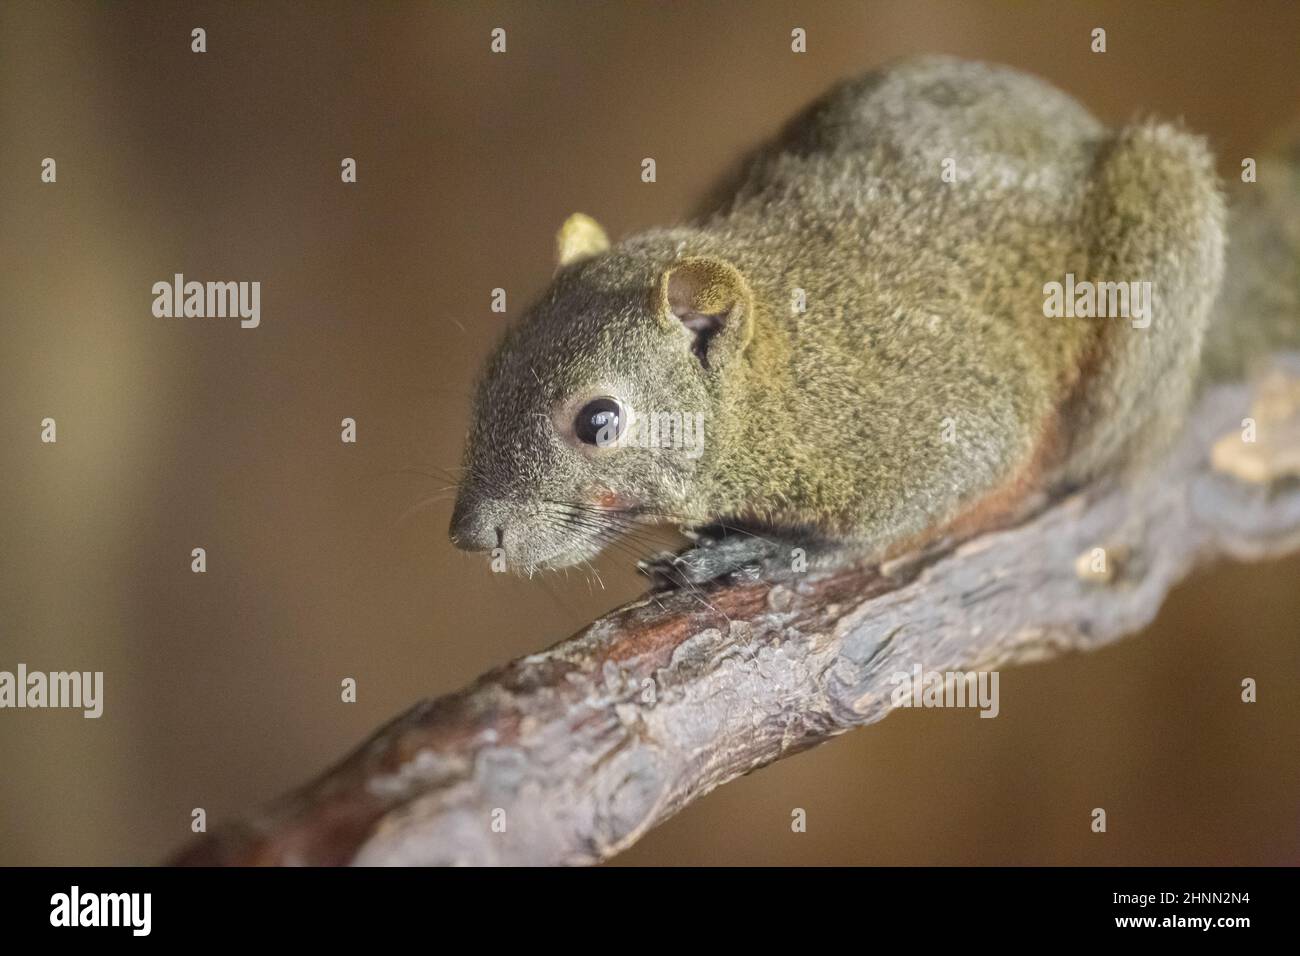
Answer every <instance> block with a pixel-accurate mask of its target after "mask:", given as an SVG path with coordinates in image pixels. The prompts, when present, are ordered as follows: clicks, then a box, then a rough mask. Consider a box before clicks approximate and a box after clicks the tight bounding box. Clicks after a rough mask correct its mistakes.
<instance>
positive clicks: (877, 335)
mask: <svg viewBox="0 0 1300 956" xmlns="http://www.w3.org/2000/svg"><path fill="white" fill-rule="evenodd" d="M1223 219H1224V209H1223V202H1222V200H1221V197H1220V193H1219V189H1218V185H1217V181H1216V177H1215V173H1214V168H1213V162H1212V159H1211V157H1210V155H1209V153H1208V152H1207V150H1206V149H1205V147H1204V145H1203V144H1202V142H1201V141H1200V140H1199V139H1198V138H1196V137H1194V136H1191V135H1189V134H1187V133H1185V132H1182V131H1181V130H1179V129H1177V128H1176V127H1173V126H1169V125H1164V124H1159V123H1139V124H1135V125H1132V126H1129V127H1126V128H1124V129H1123V130H1120V131H1119V132H1111V131H1108V130H1107V129H1106V128H1105V127H1103V126H1102V125H1101V124H1100V123H1099V122H1098V121H1097V120H1095V119H1094V118H1093V117H1092V116H1091V115H1089V113H1088V112H1087V111H1086V110H1084V109H1083V108H1082V107H1081V106H1079V105H1078V104H1077V103H1076V102H1075V101H1073V100H1072V99H1070V98H1069V97H1067V96H1066V95H1064V94H1063V93H1060V92H1058V91H1056V90H1055V89H1053V88H1051V87H1050V86H1048V85H1047V84H1045V83H1043V82H1041V81H1039V80H1036V79H1033V78H1031V77H1028V76H1025V75H1023V74H1020V73H1016V72H1014V71H1011V70H1007V69H1002V68H995V67H989V66H984V65H980V64H972V63H964V62H960V61H955V60H950V59H946V58H923V59H917V60H911V61H907V62H905V63H902V64H899V65H897V66H895V67H893V68H890V69H887V70H883V71H880V72H878V73H874V74H871V75H869V76H867V77H864V78H862V79H860V80H856V81H852V82H850V83H847V84H844V85H842V86H840V87H838V88H837V89H835V90H834V91H832V92H831V93H830V94H829V95H828V96H826V97H825V98H823V99H822V100H821V101H819V102H818V103H816V104H814V105H813V106H812V107H811V108H810V109H809V110H808V111H806V112H805V113H804V114H803V115H802V116H801V117H799V118H798V119H797V120H796V121H795V122H794V123H793V124H792V125H791V126H790V127H788V129H787V130H786V132H785V133H784V134H783V135H782V136H781V137H780V138H779V139H778V140H777V141H776V142H775V143H774V144H772V145H770V146H768V147H766V148H765V149H763V150H762V151H760V152H759V153H758V154H757V155H756V156H755V157H754V158H753V159H751V161H750V162H749V163H748V164H747V165H746V167H745V169H744V170H743V172H742V175H741V176H740V177H739V179H738V180H736V181H734V182H733V183H732V184H730V185H729V186H728V187H727V188H726V189H725V190H724V191H722V192H720V193H719V194H717V195H716V196H715V198H714V200H713V201H712V202H711V203H710V206H709V208H708V210H707V211H706V212H705V214H704V215H702V216H701V217H700V218H699V219H697V220H696V221H695V222H694V223H692V224H690V225H688V226H686V227H682V228H677V229H667V230H654V231H650V232H645V233H641V234H639V235H636V236H633V237H631V238H629V239H626V240H624V241H623V242H621V243H619V244H617V245H615V246H613V247H609V246H608V243H607V241H606V240H605V239H604V234H603V233H602V232H601V231H600V230H599V227H597V226H595V224H594V223H592V222H591V221H590V220H587V219H585V217H574V218H573V219H571V220H570V222H569V223H568V224H566V229H565V230H564V231H563V232H562V234H561V237H560V239H561V263H562V264H561V269H560V271H559V272H558V274H557V276H556V279H555V282H554V283H553V285H552V288H551V290H550V291H549V293H548V294H547V295H545V296H544V297H543V298H542V300H541V301H540V302H539V303H538V304H537V305H536V306H535V307H534V308H533V309H532V310H531V311H530V313H529V315H528V316H527V318H526V319H525V320H524V321H523V322H522V323H520V324H518V325H516V326H515V327H513V328H512V329H511V330H510V331H509V332H508V333H507V336H506V338H505V340H504V341H503V343H502V344H501V346H500V347H499V349H498V350H497V353H496V355H495V357H494V358H493V360H492V362H491V363H490V364H489V367H488V369H487V371H486V373H485V375H484V378H483V380H482V382H481V384H480V390H479V396H478V400H477V402H476V406H475V412H474V422H473V427H472V429H471V435H470V443H469V447H468V449H467V453H466V474H465V477H464V479H463V482H462V487H461V495H460V499H459V501H458V504H457V508H456V514H455V516H454V517H453V538H454V539H455V540H456V541H457V543H458V544H460V545H461V546H464V547H469V548H473V549H478V548H491V547H493V546H500V547H501V548H502V549H503V551H504V553H505V556H506V558H507V560H508V561H510V563H512V564H514V565H516V566H518V567H523V568H528V569H531V568H533V567H537V566H547V565H549V566H558V565H563V564H570V563H573V562H575V561H579V560H582V559H584V558H586V557H589V556H590V555H591V554H593V553H594V552H595V551H596V550H598V549H599V547H600V546H601V545H602V544H603V543H605V541H606V540H607V539H608V537H609V534H610V531H611V529H617V528H618V527H620V525H619V521H621V520H623V519H625V518H626V517H628V516H633V517H638V518H655V517H668V518H671V519H673V520H675V521H677V522H679V523H682V524H687V525H690V524H709V523H713V522H718V521H743V522H747V523H751V524H752V523H757V524H760V525H763V526H765V527H770V528H772V529H774V530H776V531H780V530H782V529H788V530H791V531H797V532H801V533H813V534H815V535H817V536H821V537H825V538H830V539H833V540H836V541H843V542H849V543H851V544H853V545H854V546H857V547H861V548H862V549H864V550H866V551H870V552H873V553H879V554H884V553H887V552H888V551H890V550H891V549H893V548H896V547H898V546H900V545H902V544H904V543H917V542H919V541H923V540H925V539H926V538H928V537H931V536H934V535H938V534H941V533H944V532H945V531H950V530H954V529H970V530H973V529H975V528H978V527H979V526H981V525H983V524H986V523H988V522H991V521H993V520H996V518H997V517H998V516H1001V515H1003V514H1005V513H1008V512H1011V511H1013V510H1014V509H1015V508H1016V506H1017V505H1018V504H1019V503H1020V502H1021V501H1023V500H1024V499H1025V497H1026V496H1027V495H1029V494H1032V493H1034V492H1036V491H1047V490H1051V489H1053V488H1055V487H1059V486H1062V485H1070V484H1074V483H1079V482H1082V481H1085V480H1087V479H1089V478H1092V477H1094V476H1095V475H1097V474H1099V473H1103V472H1107V471H1109V470H1113V469H1116V468H1117V467H1118V466H1119V465H1120V464H1121V463H1123V462H1127V461H1129V460H1132V459H1134V458H1135V457H1136V456H1137V453H1138V452H1139V451H1140V450H1150V449H1151V448H1154V447H1159V446H1160V445H1161V444H1162V443H1163V442H1164V441H1166V440H1167V439H1168V437H1169V436H1171V435H1172V434H1173V432H1174V431H1175V430H1176V428H1177V426H1178V424H1179V423H1180V421H1181V416H1182V413H1183V410H1184V407H1185V405H1186V403H1187V401H1188V398H1189V396H1190V394H1191V391H1192V388H1193V385H1194V382H1195V380H1196V377H1197V370H1198V368H1199V366H1200V353H1201V343H1202V339H1203V334H1204V330H1205V327H1206V324H1207V318H1208V316H1209V313H1210V308H1211V304H1212V302H1213V300H1214V297H1215V293H1216V290H1217V289H1218V286H1219V281H1220V273H1221V269H1222V257H1223V243H1224V238H1223ZM1067 276H1073V280H1072V281H1074V282H1075V283H1086V282H1094V283H1096V282H1106V283H1121V282H1122V283H1130V282H1133V283H1142V282H1148V283H1150V288H1151V290H1152V293H1153V300H1152V304H1151V310H1150V315H1149V316H1148V319H1149V324H1146V325H1145V326H1144V327H1135V326H1141V325H1142V323H1138V322H1133V321H1130V319H1129V318H1128V317H1126V316H1118V317H1107V318H1082V317H1059V318H1051V317H1047V316H1045V315H1044V302H1045V286H1046V285H1047V284H1049V283H1053V282H1057V283H1065V282H1066V281H1067ZM593 399H594V400H595V401H594V403H593ZM602 403H603V404H602ZM611 403H612V404H611ZM610 408H613V409H614V413H613V414H614V415H615V418H610V417H609V415H610V414H611V413H610V412H609V409H610ZM593 409H595V410H596V411H592V410H593ZM601 409H605V412H603V413H602V412H601V411H600V410H601ZM665 411H667V412H671V413H677V414H684V415H692V414H700V415H702V416H703V421H704V423H705V435H704V442H703V446H702V452H701V453H700V454H698V456H697V457H696V456H685V455H682V454H680V453H675V451H674V449H666V448H642V447H630V446H629V447H604V444H605V443H600V445H599V447H596V446H595V445H593V443H592V442H587V441H585V440H584V439H582V438H581V437H580V436H581V435H582V434H585V430H584V429H585V426H586V425H589V424H590V421H596V422H597V423H598V424H599V423H608V422H611V421H615V420H616V419H631V418H633V417H634V416H637V417H640V418H644V417H645V416H646V415H654V414H656V413H662V412H665ZM602 415H603V416H604V417H602ZM575 416H577V424H576V425H575V424H574V421H575ZM592 416H595V418H593V417H592ZM589 420H590V421H589ZM575 429H576V431H575ZM575 436H579V437H575ZM588 437H590V436H588ZM607 437H608V436H607Z"/></svg>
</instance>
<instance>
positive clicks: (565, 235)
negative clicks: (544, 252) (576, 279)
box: [555, 212, 609, 267]
mask: <svg viewBox="0 0 1300 956" xmlns="http://www.w3.org/2000/svg"><path fill="white" fill-rule="evenodd" d="M608 248H609V236H607V235H605V230H604V229H602V228H600V223H598V222H596V220H594V219H592V218H591V217H590V216H587V215H584V214H583V213H580V212H575V213H574V214H573V215H572V216H570V217H569V218H568V219H566V220H564V225H562V226H561V227H560V231H559V232H557V233H556V234H555V264H556V266H557V267H561V266H567V265H570V264H571V263H574V262H581V261H582V260H583V259H590V258H591V257H592V256H598V255H600V254H601V253H602V252H604V251H605V250H606V249H608Z"/></svg>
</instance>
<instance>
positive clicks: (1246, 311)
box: [1202, 129, 1300, 381]
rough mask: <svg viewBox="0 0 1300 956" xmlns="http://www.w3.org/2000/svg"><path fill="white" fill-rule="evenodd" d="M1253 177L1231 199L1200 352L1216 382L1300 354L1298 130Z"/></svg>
mask: <svg viewBox="0 0 1300 956" xmlns="http://www.w3.org/2000/svg"><path fill="white" fill-rule="evenodd" d="M1255 171H1256V175H1257V181H1256V182H1253V183H1248V182H1238V183H1237V184H1236V186H1235V189H1234V190H1233V191H1232V192H1231V195H1230V197H1229V202H1228V246H1227V252H1226V261H1225V263H1224V277H1223V286H1222V289H1221V291H1220V292H1219V297H1218V300H1217V302H1216V303H1215V305H1214V309H1213V312H1212V314H1211V319H1210V325H1209V328H1208V329H1207V330H1206V333H1205V343H1204V346H1203V349H1202V356H1203V358H1202V369H1203V372H1202V374H1203V377H1204V378H1205V379H1207V380H1210V381H1213V380H1218V379H1225V378H1237V377H1240V376H1241V375H1242V374H1244V373H1245V372H1246V371H1247V369H1248V368H1249V366H1250V364H1251V363H1252V361H1253V360H1255V359H1258V358H1260V357H1262V356H1264V355H1267V354H1268V353H1269V352H1271V351H1274V350H1278V349H1288V348H1289V349H1295V350H1298V351H1300V129H1294V130H1292V132H1291V134H1290V136H1289V137H1286V138H1284V139H1283V145H1282V147H1281V148H1279V149H1276V150H1272V151H1270V153H1269V154H1268V155H1266V156H1261V157H1259V159H1258V163H1257V165H1256V169H1255Z"/></svg>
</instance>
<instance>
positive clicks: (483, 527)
mask: <svg viewBox="0 0 1300 956" xmlns="http://www.w3.org/2000/svg"><path fill="white" fill-rule="evenodd" d="M450 536H451V543H452V544H454V545H455V546H456V547H458V548H460V549H461V550H462V551H491V550H492V549H493V548H498V547H501V546H502V542H503V541H504V539H505V519H504V516H502V515H501V513H500V510H499V509H497V508H493V507H489V506H486V505H485V504H484V503H482V502H479V503H478V504H474V505H471V504H468V503H466V502H464V501H458V502H457V503H456V509H455V510H454V511H453V512H452V515H451V530H450Z"/></svg>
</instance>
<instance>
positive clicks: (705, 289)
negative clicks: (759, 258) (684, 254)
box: [658, 256, 754, 368]
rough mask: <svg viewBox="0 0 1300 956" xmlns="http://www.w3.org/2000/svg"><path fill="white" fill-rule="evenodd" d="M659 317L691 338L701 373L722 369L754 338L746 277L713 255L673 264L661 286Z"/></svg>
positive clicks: (752, 307) (752, 298)
mask: <svg viewBox="0 0 1300 956" xmlns="http://www.w3.org/2000/svg"><path fill="white" fill-rule="evenodd" d="M658 306H659V315H660V317H661V318H662V319H663V320H664V321H665V322H668V323H670V324H680V325H681V326H683V327H684V328H685V329H686V330H687V331H688V332H690V333H692V335H693V336H694V339H695V341H694V344H693V346H692V348H693V351H694V352H695V354H696V356H697V357H698V358H699V360H700V363H701V364H702V365H703V366H704V367H705V368H720V367H722V366H723V365H725V364H726V363H727V362H728V361H730V360H731V359H732V358H734V357H735V356H737V355H739V354H740V353H741V352H743V351H744V350H745V346H746V345H748V344H749V339H750V336H751V335H752V334H753V311H754V294H753V293H752V292H751V291H750V289H749V283H748V282H746V281H745V277H744V276H742V275H741V274H740V272H739V271H738V270H737V269H736V268H735V266H733V265H731V263H729V262H724V261H723V260H721V259H715V258H713V257H711V256H700V257H695V258H690V259H683V260H682V261H680V262H677V263H674V264H673V265H672V266H671V267H670V268H669V269H668V271H666V272H665V273H664V275H663V279H662V280H661V281H660V283H659V303H658Z"/></svg>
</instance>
